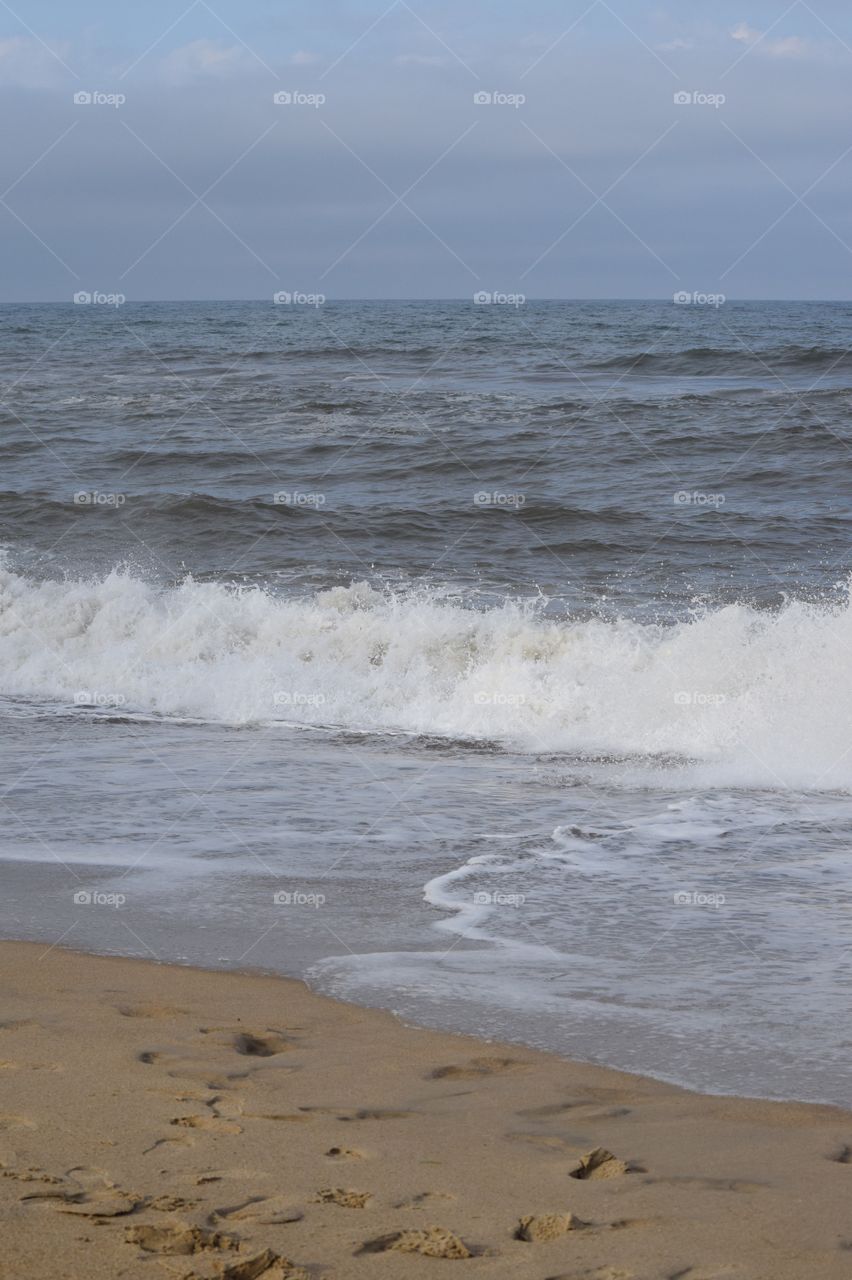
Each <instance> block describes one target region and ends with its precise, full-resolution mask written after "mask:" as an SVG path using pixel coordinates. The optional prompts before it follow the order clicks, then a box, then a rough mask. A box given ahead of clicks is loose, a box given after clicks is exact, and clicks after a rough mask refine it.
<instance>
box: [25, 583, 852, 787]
mask: <svg viewBox="0 0 852 1280" xmlns="http://www.w3.org/2000/svg"><path fill="white" fill-rule="evenodd" d="M851 645H852V604H850V602H849V601H848V600H846V601H844V602H843V603H839V604H835V605H822V606H817V605H814V604H808V603H804V602H802V601H791V602H789V603H787V604H786V605H785V606H784V607H783V608H782V609H780V610H779V611H777V612H775V613H769V612H759V611H756V610H754V609H752V608H749V607H748V606H746V605H730V606H727V607H725V608H720V609H717V610H715V611H712V612H707V613H705V614H703V615H701V616H696V617H694V618H692V619H691V620H688V621H685V622H681V623H677V624H673V625H668V626H666V625H652V624H648V623H640V622H637V621H634V620H631V619H627V618H623V619H620V620H617V621H614V622H609V621H603V620H596V619H591V620H589V619H583V620H581V619H571V618H567V619H559V620H554V619H551V618H548V617H545V616H543V610H542V607H541V604H540V603H539V604H535V603H517V602H512V601H506V602H504V603H503V604H502V605H500V606H499V607H494V608H490V609H483V610H475V609H473V608H469V607H466V606H465V604H464V603H462V602H459V600H458V599H454V598H453V597H451V596H450V595H449V594H446V593H445V594H441V593H440V592H438V591H432V592H421V593H419V594H418V593H414V592H409V593H407V594H400V593H393V592H391V591H377V590H375V589H373V588H372V587H370V586H368V585H367V584H366V583H356V584H353V585H351V586H348V587H339V588H334V589H331V590H327V591H323V592H319V593H317V594H316V595H313V596H310V597H304V598H302V597H298V598H297V597H293V596H282V595H275V594H272V593H270V592H268V591H266V590H263V589H260V588H239V587H231V586H226V585H223V584H220V583H215V582H213V583H210V582H208V583H201V582H197V581H194V580H192V579H188V580H186V581H184V582H183V583H181V584H180V585H178V586H172V587H165V586H158V585H155V584H153V583H150V582H147V581H144V580H143V579H141V578H139V577H136V576H133V575H132V574H130V573H127V572H119V571H114V572H112V573H110V574H109V575H107V576H106V577H103V578H101V579H93V580H85V579H76V580H73V579H71V580H69V579H66V580H64V581H34V580H32V579H28V578H27V577H25V576H23V575H20V574H17V573H14V572H12V571H11V570H9V569H6V568H3V569H0V693H2V694H3V695H6V696H9V697H15V698H25V699H30V700H40V701H42V702H46V701H51V700H52V701H54V702H57V701H58V702H60V703H65V704H67V705H68V706H69V707H74V706H81V707H84V708H86V707H87V708H92V707H94V708H101V709H106V710H112V711H120V712H121V713H145V714H150V715H155V716H168V717H181V716H183V717H191V718H195V719H200V720H204V721H210V722H218V723H224V724H230V725H249V724H270V723H275V722H284V723H287V724H296V725H304V726H313V727H319V726H337V727H340V728H344V729H349V730H358V731H362V732H364V731H366V732H376V733H388V732H402V733H408V734H415V735H426V736H429V737H431V738H441V739H444V740H447V741H453V742H456V741H459V740H477V741H479V742H482V741H490V742H495V743H498V744H499V745H500V746H501V747H503V748H505V749H508V750H513V751H519V752H528V753H543V754H553V753H557V754H561V753H567V754H573V755H574V756H586V757H587V758H589V757H594V756H598V757H608V758H609V759H621V760H624V759H639V760H644V761H648V762H652V761H654V760H657V761H659V760H665V759H669V760H671V759H672V758H674V759H677V760H680V761H693V762H700V764H701V766H702V767H703V768H704V769H705V775H703V776H706V777H709V778H711V779H718V780H719V781H720V782H724V784H725V785H731V784H733V785H738V784H741V785H765V786H768V787H777V786H787V785H792V786H799V787H812V788H823V789H835V788H839V789H844V788H846V787H848V786H851V785H852V754H850V753H849V751H848V726H849V723H850V720H852V678H850V674H849V662H848V655H849V652H850V646H851ZM684 767H686V766H684ZM707 770H709V771H710V772H709V773H708V772H707Z"/></svg>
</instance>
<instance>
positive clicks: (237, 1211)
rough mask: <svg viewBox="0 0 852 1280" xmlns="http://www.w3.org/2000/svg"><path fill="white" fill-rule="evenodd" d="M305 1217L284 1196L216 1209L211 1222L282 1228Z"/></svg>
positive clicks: (252, 1198)
mask: <svg viewBox="0 0 852 1280" xmlns="http://www.w3.org/2000/svg"><path fill="white" fill-rule="evenodd" d="M304 1216H305V1215H304V1212H303V1210H302V1209H301V1208H299V1206H298V1205H294V1204H292V1203H290V1202H288V1201H287V1200H285V1199H284V1197H283V1196H270V1197H268V1198H265V1197H263V1196H252V1197H251V1198H250V1199H249V1200H243V1201H242V1202H241V1203H240V1204H236V1205H229V1206H228V1207H227V1208H222V1209H214V1211H213V1212H212V1213H211V1215H210V1221H211V1223H213V1224H214V1225H215V1224H217V1223H219V1222H226V1223H231V1222H254V1223H257V1225H258V1226H281V1225H283V1224H284V1223H287V1222H300V1221H301V1220H302V1218H304Z"/></svg>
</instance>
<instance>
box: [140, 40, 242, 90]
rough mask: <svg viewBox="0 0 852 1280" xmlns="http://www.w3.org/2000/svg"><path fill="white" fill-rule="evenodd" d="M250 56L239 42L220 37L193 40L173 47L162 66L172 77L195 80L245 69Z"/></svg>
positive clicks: (170, 77) (173, 78)
mask: <svg viewBox="0 0 852 1280" xmlns="http://www.w3.org/2000/svg"><path fill="white" fill-rule="evenodd" d="M248 62H249V55H248V53H247V52H246V50H245V49H243V48H241V47H240V46H239V45H236V44H233V45H226V44H223V43H222V42H221V41H217V40H193V41H191V43H190V44H185V45H181V47H180V48H179V49H173V50H172V52H171V53H170V54H168V55H167V56H166V57H165V58H163V60H162V63H161V67H162V69H163V71H165V73H166V75H167V76H168V77H169V79H171V80H177V81H183V80H194V79H196V78H197V77H200V76H224V75H231V74H233V73H234V72H237V71H240V70H242V69H243V68H244V67H245V66H246V65H247V63H248Z"/></svg>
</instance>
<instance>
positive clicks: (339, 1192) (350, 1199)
mask: <svg viewBox="0 0 852 1280" xmlns="http://www.w3.org/2000/svg"><path fill="white" fill-rule="evenodd" d="M372 1198H373V1196H372V1193H371V1192H370V1191H348V1190H346V1188H344V1187H322V1188H321V1190H319V1191H318V1192H317V1193H316V1195H315V1196H314V1204H337V1205H340V1207H341V1208H342V1209H366V1207H367V1205H368V1204H369V1202H370V1201H371V1200H372Z"/></svg>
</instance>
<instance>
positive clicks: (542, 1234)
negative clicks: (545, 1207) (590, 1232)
mask: <svg viewBox="0 0 852 1280" xmlns="http://www.w3.org/2000/svg"><path fill="white" fill-rule="evenodd" d="M588 1225H589V1224H588V1223H587V1222H582V1221H581V1220H580V1219H579V1218H577V1217H575V1215H574V1214H573V1213H528V1214H527V1215H526V1217H523V1218H521V1220H520V1222H519V1223H518V1225H517V1227H516V1228H515V1239H516V1240H525V1241H526V1242H527V1243H528V1244H542V1243H547V1242H548V1241H550V1240H559V1239H560V1237H562V1236H565V1235H567V1234H568V1232H569V1231H580V1230H581V1229H582V1228H583V1227H586V1226H588Z"/></svg>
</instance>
